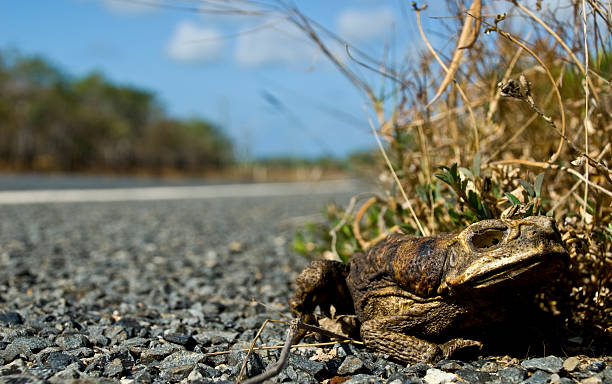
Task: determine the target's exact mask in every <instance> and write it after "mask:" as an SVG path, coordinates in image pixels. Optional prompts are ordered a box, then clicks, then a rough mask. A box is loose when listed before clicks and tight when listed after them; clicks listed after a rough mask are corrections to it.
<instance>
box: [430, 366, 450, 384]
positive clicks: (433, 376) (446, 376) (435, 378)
mask: <svg viewBox="0 0 612 384" xmlns="http://www.w3.org/2000/svg"><path fill="white" fill-rule="evenodd" d="M423 379H424V380H425V382H426V383H427V384H444V383H452V382H454V381H457V375H456V374H454V373H450V372H444V371H441V370H439V369H437V368H430V369H428V370H427V374H425V377H424V378H423Z"/></svg>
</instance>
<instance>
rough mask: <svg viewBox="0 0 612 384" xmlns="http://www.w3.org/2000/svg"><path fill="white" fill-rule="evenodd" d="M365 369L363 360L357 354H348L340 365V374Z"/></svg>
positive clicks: (349, 373)
mask: <svg viewBox="0 0 612 384" xmlns="http://www.w3.org/2000/svg"><path fill="white" fill-rule="evenodd" d="M362 369H363V361H361V359H360V358H358V357H357V356H347V357H346V358H345V359H344V361H343V362H342V364H340V367H338V374H339V375H354V374H355V373H357V372H359V371H360V370H362Z"/></svg>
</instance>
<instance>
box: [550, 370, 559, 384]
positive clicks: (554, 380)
mask: <svg viewBox="0 0 612 384" xmlns="http://www.w3.org/2000/svg"><path fill="white" fill-rule="evenodd" d="M550 384H561V376H559V374H558V373H553V374H552V375H550Z"/></svg>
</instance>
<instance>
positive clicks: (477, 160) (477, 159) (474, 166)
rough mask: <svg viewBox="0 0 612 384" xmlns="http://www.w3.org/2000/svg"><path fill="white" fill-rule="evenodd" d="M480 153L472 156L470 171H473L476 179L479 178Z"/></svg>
mask: <svg viewBox="0 0 612 384" xmlns="http://www.w3.org/2000/svg"><path fill="white" fill-rule="evenodd" d="M481 155H482V154H481V153H480V152H478V153H477V154H476V156H474V162H473V164H472V170H473V171H474V175H475V176H476V177H480V158H481Z"/></svg>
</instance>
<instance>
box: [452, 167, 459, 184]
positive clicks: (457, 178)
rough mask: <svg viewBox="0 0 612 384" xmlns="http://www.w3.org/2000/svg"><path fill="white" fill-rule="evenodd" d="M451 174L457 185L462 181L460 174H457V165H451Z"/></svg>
mask: <svg viewBox="0 0 612 384" xmlns="http://www.w3.org/2000/svg"><path fill="white" fill-rule="evenodd" d="M450 173H451V176H452V180H453V182H454V183H455V184H456V183H457V182H458V181H459V180H460V178H459V172H457V163H453V165H451V167H450Z"/></svg>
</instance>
